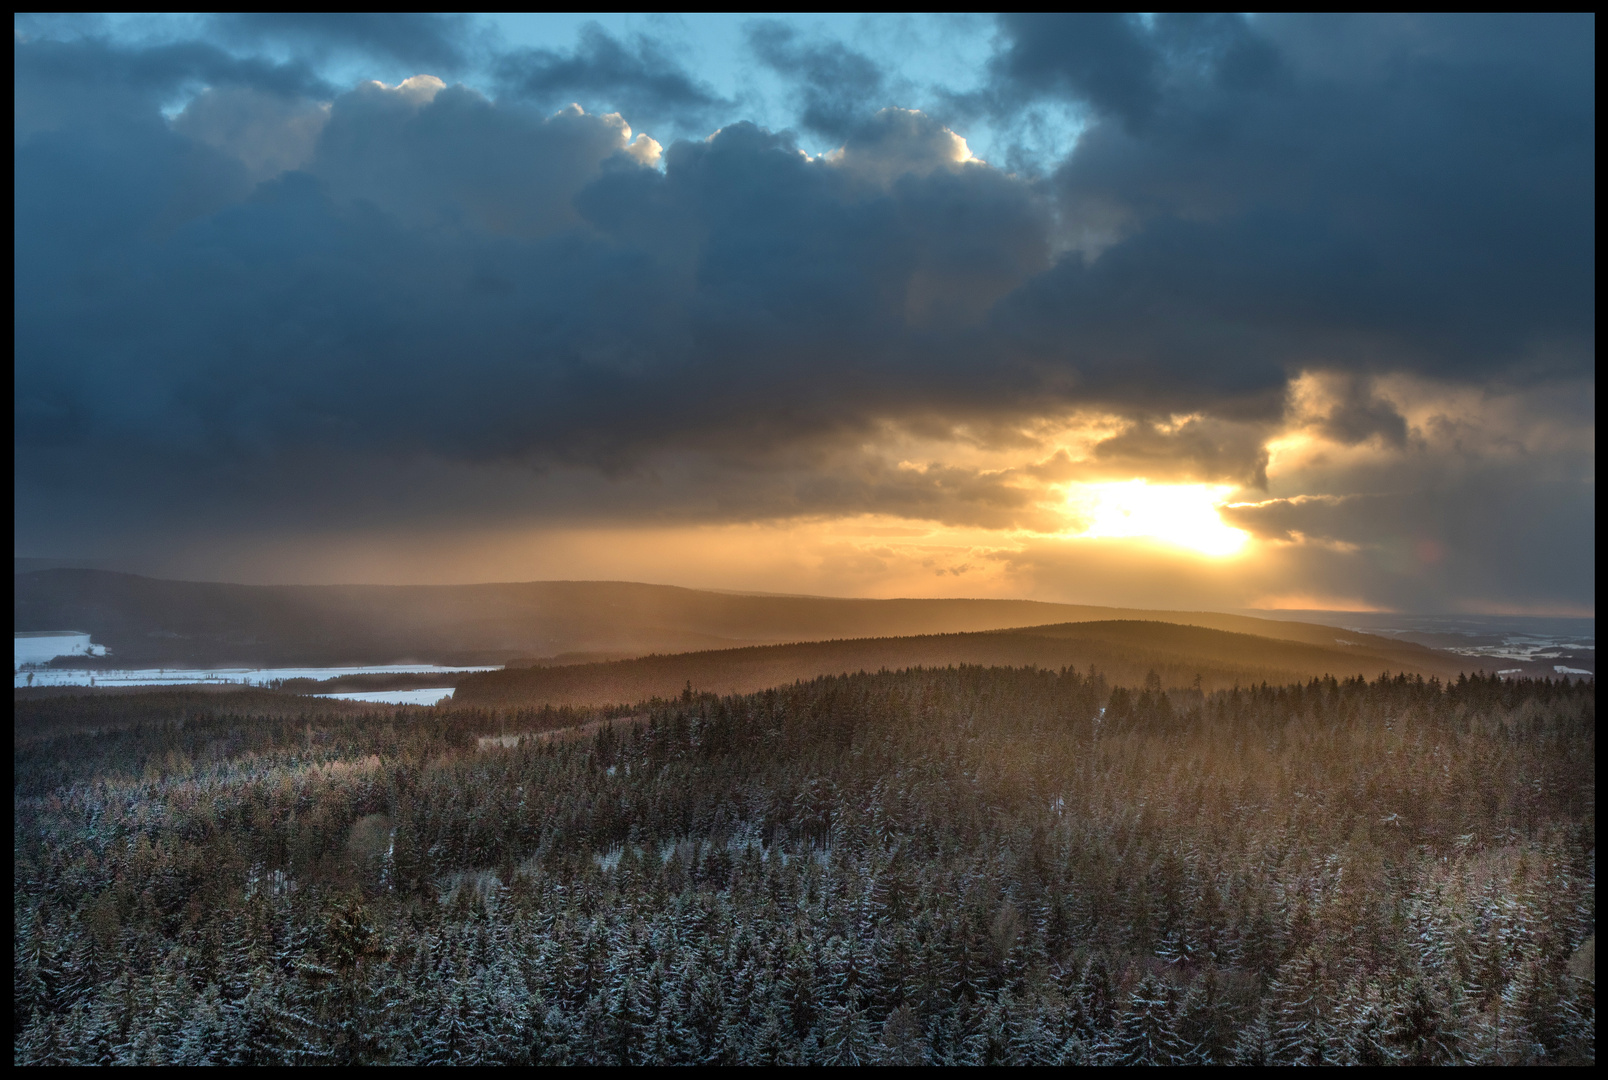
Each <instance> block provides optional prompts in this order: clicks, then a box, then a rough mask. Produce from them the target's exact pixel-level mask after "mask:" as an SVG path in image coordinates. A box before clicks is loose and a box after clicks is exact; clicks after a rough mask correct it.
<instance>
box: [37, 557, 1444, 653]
mask: <svg viewBox="0 0 1608 1080" xmlns="http://www.w3.org/2000/svg"><path fill="white" fill-rule="evenodd" d="M1123 619H1128V620H1146V621H1151V622H1156V621H1159V622H1169V623H1182V624H1188V625H1194V626H1201V627H1206V628H1210V629H1215V630H1223V631H1230V632H1234V633H1242V634H1254V635H1259V636H1261V637H1266V638H1274V639H1278V640H1282V641H1289V642H1301V643H1304V644H1308V645H1315V646H1320V647H1324V648H1329V649H1339V650H1342V651H1344V650H1348V649H1358V648H1360V649H1364V650H1366V651H1368V652H1372V653H1377V654H1378V655H1380V656H1382V657H1388V658H1391V659H1390V661H1389V662H1388V663H1386V664H1385V665H1383V666H1386V667H1389V668H1391V669H1392V670H1396V669H1399V668H1404V667H1409V666H1412V665H1414V664H1418V665H1420V666H1422V665H1423V664H1428V663H1431V662H1432V660H1433V658H1434V656H1435V655H1436V654H1434V653H1432V652H1431V651H1430V650H1428V649H1424V648H1422V647H1420V646H1416V645H1409V644H1405V643H1403V642H1399V641H1393V640H1391V639H1389V638H1382V637H1374V636H1371V635H1367V634H1358V633H1354V632H1348V631H1345V630H1340V629H1337V628H1335V627H1331V626H1319V625H1314V624H1310V623H1296V622H1283V621H1278V620H1272V619H1258V618H1252V617H1249V616H1244V615H1225V614H1218V613H1212V612H1190V611H1146V610H1142V609H1131V608H1109V607H1090V606H1084V605H1077V604H1050V603H1040V602H1037V601H1031V600H857V599H836V598H831V597H807V596H804V597H800V596H763V595H751V594H737V593H722V592H710V591H702V590H698V589H683V588H677V587H675V586H670V585H643V584H638V583H634V582H621V581H534V582H523V583H512V584H492V585H396V586H392V585H317V586H313V585H228V584H219V583H212V582H192V581H166V580H162V579H158V578H147V577H139V576H137V575H133V574H121V573H112V572H108V571H103V570H86V569H47V570H40V571H36V572H32V573H21V574H17V575H16V577H15V591H14V629H15V630H60V629H69V628H70V629H75V630H84V631H87V632H88V633H90V634H91V635H92V636H93V637H94V640H95V641H96V642H97V643H99V644H103V645H106V646H108V647H109V648H110V649H111V651H112V657H111V660H112V662H113V663H115V664H117V665H118V666H125V665H128V666H146V665H150V666H169V667H171V666H180V665H190V664H194V665H198V666H208V665H224V664H242V665H250V666H278V665H295V664H309V665H325V664H383V663H392V662H399V661H413V662H420V663H446V664H471V663H498V664H516V665H518V664H535V663H552V662H554V660H555V658H556V659H557V660H558V661H559V662H562V661H564V660H566V659H573V660H580V659H600V658H604V657H631V656H643V655H647V654H653V653H680V652H690V651H694V650H709V649H720V648H730V647H735V646H748V645H770V644H781V643H787V642H803V641H823V640H831V639H843V638H892V637H909V636H912V635H922V634H953V633H957V632H975V631H985V630H1002V629H1006V628H1010V627H1022V626H1043V625H1046V624H1056V623H1069V622H1090V621H1096V620H1098V621H1110V620H1123ZM1347 643H1350V644H1347ZM575 654H582V655H575ZM1370 674H1377V672H1376V671H1375V672H1370Z"/></svg>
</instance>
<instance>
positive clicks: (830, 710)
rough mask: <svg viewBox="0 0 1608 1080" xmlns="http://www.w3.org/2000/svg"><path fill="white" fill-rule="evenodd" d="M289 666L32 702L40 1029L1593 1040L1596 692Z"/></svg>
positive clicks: (1070, 1052) (1495, 1057)
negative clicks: (647, 679) (743, 685)
mask: <svg viewBox="0 0 1608 1080" xmlns="http://www.w3.org/2000/svg"><path fill="white" fill-rule="evenodd" d="M266 700H268V699H267V698H266V697H264V696H262V695H258V696H256V697H243V698H241V699H239V700H238V701H236V702H234V703H233V704H231V699H230V698H228V697H212V698H202V697H200V696H195V697H185V696H180V695H171V696H166V695H150V696H141V697H138V698H136V697H128V698H115V699H114V698H96V699H58V700H54V701H46V702H19V703H18V706H17V709H18V729H17V730H18V731H19V732H20V733H25V736H24V735H19V737H18V743H17V745H16V747H15V750H14V757H13V779H14V795H13V805H14V818H15V826H14V834H13V859H14V876H15V893H14V899H13V955H14V957H15V960H14V980H15V982H14V992H13V1010H14V1014H13V1015H14V1020H13V1023H14V1027H13V1032H14V1036H13V1038H14V1060H15V1061H17V1062H18V1063H69V1062H82V1063H89V1062H130V1063H147V1062H149V1063H194V1064H201V1063H240V1064H245V1063H278V1062H288V1061H298V1062H307V1063H317V1062H328V1063H332V1064H333V1063H353V1062H431V1063H483V1062H501V1063H509V1064H516V1063H527V1062H538V1063H562V1062H571V1063H616V1062H626V1063H637V1062H641V1063H655V1062H734V1063H735V1062H766V1063H790V1062H800V1063H803V1062H840V1063H922V1062H933V1063H949V1062H957V1063H958V1062H965V1063H978V1064H984V1063H1024V1064H1026V1063H1043V1064H1049V1063H1057V1062H1061V1063H1090V1064H1096V1063H1112V1064H1117V1063H1123V1064H1142V1063H1152V1062H1154V1063H1170V1062H1180V1063H1182V1062H1191V1063H1231V1062H1239V1063H1245V1064H1257V1063H1288V1064H1295V1063H1314V1064H1315V1063H1327V1062H1335V1063H1339V1062H1357V1063H1403V1064H1408V1063H1411V1064H1434V1063H1447V1062H1453V1063H1476V1062H1491V1063H1498V1062H1513V1063H1517V1062H1532V1061H1555V1062H1587V1061H1591V1060H1593V1059H1594V1056H1595V1021H1596V1018H1595V1007H1596V1006H1595V981H1594V980H1595V959H1594V955H1595V937H1594V933H1595V917H1596V911H1595V861H1594V859H1595V855H1594V853H1595V844H1596V840H1595V795H1596V787H1595V783H1596V780H1595V775H1596V774H1595V708H1596V705H1595V687H1594V686H1593V685H1591V684H1574V685H1570V684H1567V683H1503V682H1498V681H1496V680H1489V679H1483V678H1482V679H1474V680H1468V681H1463V682H1460V683H1458V684H1457V685H1454V686H1445V687H1443V686H1438V685H1435V684H1433V683H1430V684H1424V683H1421V682H1418V681H1416V680H1407V679H1386V680H1380V681H1377V682H1374V683H1363V682H1361V681H1355V682H1348V683H1336V682H1333V681H1329V682H1326V683H1325V682H1314V683H1311V684H1309V685H1306V686H1292V687H1280V688H1269V687H1261V688H1256V689H1251V690H1242V691H1236V692H1229V693H1222V694H1216V695H1212V696H1210V697H1202V696H1201V695H1199V694H1198V693H1195V692H1190V691H1172V692H1163V691H1162V690H1161V689H1160V687H1159V686H1156V685H1154V684H1151V685H1148V686H1144V687H1140V688H1137V689H1133V690H1128V691H1123V692H1121V693H1119V694H1116V695H1113V694H1112V693H1111V692H1109V691H1108V689H1107V688H1106V687H1105V685H1104V683H1103V681H1102V680H1100V679H1099V678H1098V677H1088V676H1083V675H1079V674H1077V673H1072V672H1066V673H1060V674H1056V673H1048V672H1041V671H1028V670H1010V669H976V668H962V669H952V670H944V671H914V672H902V673H898V674H879V675H859V676H853V677H845V678H837V679H821V680H817V681H815V682H811V683H808V684H800V685H797V686H792V687H787V688H783V689H779V690H776V691H772V692H767V693H764V694H757V695H752V696H747V697H740V698H728V699H724V700H717V699H715V698H712V697H700V696H697V695H692V694H688V695H686V696H685V697H684V698H683V699H682V700H681V701H680V702H676V703H670V704H665V703H659V704H656V705H655V706H653V708H652V709H651V718H650V719H648V720H646V721H631V720H626V719H621V720H618V721H616V722H615V723H614V724H613V725H612V726H605V727H604V728H603V729H602V730H601V731H600V732H599V733H598V734H597V735H596V737H595V738H588V739H586V740H581V741H574V742H562V741H556V740H555V741H549V742H541V741H538V740H535V739H526V740H524V741H523V742H520V743H518V744H517V745H515V746H511V747H510V746H503V745H501V744H500V743H499V744H492V743H489V742H488V743H482V742H480V741H479V739H478V737H479V736H481V735H497V734H506V733H508V732H510V731H515V729H517V727H518V724H519V719H518V718H517V717H515V718H513V719H510V718H509V717H508V716H505V715H500V714H495V713H491V712H471V711H462V712H451V711H445V710H441V711H437V710H409V711H405V712H397V713H377V712H355V711H354V712H350V713H346V714H341V715H298V714H297V713H296V710H295V709H286V708H285V707H283V705H282V704H281V705H279V706H276V707H275V708H273V709H269V708H267V707H266V706H264V705H263V702H264V701H266ZM279 700H281V701H283V699H279ZM108 702H111V703H112V704H108ZM118 703H121V704H118ZM232 709H234V710H238V711H237V712H234V713H231V710H232ZM1102 709H1103V710H1104V712H1103V714H1102ZM524 715H525V716H526V717H527V718H529V717H530V716H533V715H534V714H524ZM510 723H512V724H513V725H514V727H513V728H510V727H509V724H510ZM92 728H93V729H98V733H95V734H86V730H87V729H92ZM58 732H59V734H57V733H58ZM515 733H517V732H515Z"/></svg>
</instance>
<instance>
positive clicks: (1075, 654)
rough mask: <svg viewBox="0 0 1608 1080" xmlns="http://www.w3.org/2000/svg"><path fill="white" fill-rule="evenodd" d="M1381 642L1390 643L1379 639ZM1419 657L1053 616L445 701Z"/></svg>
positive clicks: (705, 660)
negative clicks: (869, 676) (1057, 620)
mask: <svg viewBox="0 0 1608 1080" xmlns="http://www.w3.org/2000/svg"><path fill="white" fill-rule="evenodd" d="M1387 644H1394V643H1391V642H1387ZM1421 652H1422V656H1421V657H1419V659H1420V660H1421V661H1422V663H1419V664H1408V663H1403V661H1402V657H1401V654H1400V652H1399V651H1396V652H1392V653H1385V652H1377V651H1373V650H1371V649H1369V648H1367V647H1365V646H1335V645H1332V644H1331V645H1328V646H1324V645H1318V644H1312V643H1308V642H1303V641H1292V640H1278V639H1274V638H1270V637H1264V636H1257V635H1252V634H1243V633H1235V632H1231V631H1227V630H1217V629H1212V628H1208V627H1201V626H1185V625H1179V624H1176V623H1167V622H1157V621H1138V620H1117V621H1099V622H1082V623H1061V624H1056V625H1050V626H1033V627H1022V628H1017V629H1011V630H996V631H986V632H980V633H964V634H931V635H920V636H914V637H886V638H862V639H856V640H835V641H814V642H806V643H800V644H791V645H766V646H754V647H749V648H744V649H719V650H713V651H708V652H690V653H680V654H676V655H669V656H646V657H639V658H636V659H632V660H615V661H610V662H603V663H588V664H573V665H567V666H561V667H537V668H524V669H509V670H505V671H491V672H480V673H477V674H474V675H470V676H467V677H465V678H463V679H462V680H461V681H460V682H459V683H458V688H457V692H456V693H455V694H454V695H453V703H454V704H455V705H485V706H512V705H539V704H552V705H603V704H609V703H616V702H618V703H627V702H636V701H644V700H647V699H649V698H653V697H661V698H668V697H673V696H675V695H676V694H678V693H680V692H681V690H682V688H683V687H685V686H686V685H687V684H688V683H691V684H692V686H693V688H694V689H696V690H700V691H712V692H714V693H719V694H738V693H752V692H754V691H756V690H762V689H765V688H767V687H772V686H778V685H782V684H786V683H791V682H793V681H794V680H797V679H809V678H814V677H815V676H818V675H836V674H841V673H844V672H854V671H877V670H879V669H882V668H887V669H895V670H896V669H900V668H911V667H945V666H948V665H951V664H979V665H989V666H1009V667H1024V666H1033V667H1041V668H1051V669H1055V668H1060V667H1063V666H1066V665H1072V666H1074V667H1076V668H1078V669H1079V670H1084V671H1086V670H1088V669H1089V668H1090V667H1094V668H1097V669H1098V670H1100V671H1101V672H1103V673H1104V674H1105V675H1106V677H1107V679H1108V680H1110V681H1111V682H1113V683H1116V684H1122V685H1130V686H1132V685H1138V684H1140V683H1141V682H1142V681H1143V679H1144V677H1145V675H1146V674H1147V673H1148V672H1150V671H1154V672H1156V674H1157V675H1159V676H1160V677H1161V679H1162V682H1163V684H1164V685H1167V686H1189V685H1191V684H1193V683H1194V681H1195V679H1196V678H1197V677H1199V679H1200V684H1201V687H1202V688H1203V689H1205V690H1214V689H1219V688H1223V687H1228V686H1233V685H1236V684H1238V685H1250V684H1253V683H1261V682H1268V683H1273V684H1282V683H1289V682H1292V681H1304V680H1306V679H1310V678H1313V677H1320V676H1324V675H1334V676H1336V677H1340V678H1344V677H1349V676H1352V675H1363V676H1366V677H1368V678H1373V677H1376V676H1378V675H1379V674H1380V673H1381V672H1383V671H1391V672H1403V671H1405V672H1407V673H1409V674H1421V675H1424V676H1426V677H1428V676H1432V675H1435V676H1440V677H1442V678H1447V677H1455V676H1456V674H1457V671H1458V669H1459V665H1458V663H1457V660H1458V658H1456V657H1451V656H1448V655H1447V654H1444V653H1434V652H1431V651H1430V650H1428V649H1424V650H1421Z"/></svg>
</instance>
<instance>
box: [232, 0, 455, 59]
mask: <svg viewBox="0 0 1608 1080" xmlns="http://www.w3.org/2000/svg"><path fill="white" fill-rule="evenodd" d="M208 21H209V22H210V24H211V29H212V31H213V33H214V34H216V35H217V36H218V37H219V38H221V39H222V40H224V41H226V42H228V43H229V44H231V45H237V46H244V47H247V48H252V47H259V46H261V45H265V44H276V45H287V46H290V47H292V48H296V49H299V50H301V51H302V52H304V53H309V54H311V55H313V56H322V55H326V54H328V53H332V52H347V53H356V54H358V55H361V56H367V57H372V58H374V59H378V60H387V61H393V62H396V63H399V64H404V65H409V66H416V67H419V68H420V69H423V70H430V71H435V72H438V73H441V74H452V73H454V72H457V71H461V70H462V69H463V68H464V67H465V66H466V65H467V64H468V62H469V60H470V57H471V55H472V53H473V52H474V50H475V47H476V44H477V43H476V38H477V37H478V36H479V35H477V34H476V32H475V29H474V25H473V23H472V22H471V21H470V19H469V17H468V16H467V15H442V14H431V13H428V12H419V11H412V12H390V13H384V14H382V13H378V12H354V11H347V12H319V13H316V14H312V13H307V12H287V11H271V12H261V11H258V12H231V13H229V14H225V15H214V16H211V17H210V18H209V20H208Z"/></svg>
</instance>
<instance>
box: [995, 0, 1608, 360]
mask: <svg viewBox="0 0 1608 1080" xmlns="http://www.w3.org/2000/svg"><path fill="white" fill-rule="evenodd" d="M1004 25H1005V29H1006V32H1007V35H1008V36H1009V37H1010V38H1011V40H1012V42H1013V43H1012V44H1011V45H1010V46H1009V48H1008V49H1007V50H1006V51H1005V52H1004V53H1003V55H1002V59H1001V62H1000V64H999V65H998V71H997V77H998V85H997V87H996V91H997V92H998V93H999V94H1000V95H1001V100H1006V101H1008V100H1011V98H1012V96H1013V95H1014V96H1017V97H1032V96H1035V95H1043V94H1045V93H1052V92H1066V93H1071V94H1074V95H1082V96H1083V97H1084V98H1085V99H1086V100H1087V101H1088V102H1089V104H1090V105H1091V106H1092V107H1093V108H1094V110H1095V112H1094V117H1093V122H1092V124H1091V126H1090V127H1089V129H1088V130H1087V131H1086V132H1085V133H1084V135H1083V137H1082V139H1081V141H1080V143H1079V145H1078V148H1077V151H1076V153H1074V154H1073V155H1072V156H1071V157H1070V158H1069V159H1068V160H1067V161H1066V162H1065V163H1064V164H1063V165H1062V167H1061V168H1060V170H1059V171H1058V173H1057V175H1056V178H1055V184H1056V187H1057V189H1058V194H1059V197H1060V200H1061V207H1062V212H1063V215H1064V220H1065V222H1066V224H1067V226H1068V228H1069V231H1070V240H1071V241H1072V242H1074V243H1076V244H1078V245H1079V246H1081V247H1083V248H1084V249H1085V250H1088V251H1091V252H1100V253H1101V254H1100V256H1099V258H1098V259H1096V260H1094V261H1093V262H1090V263H1088V264H1086V265H1085V264H1079V263H1078V262H1077V261H1075V260H1068V261H1065V262H1063V264H1062V265H1061V266H1060V267H1058V268H1057V269H1056V270H1055V271H1053V272H1052V273H1051V274H1050V275H1048V276H1047V278H1046V279H1045V280H1043V281H1041V282H1036V283H1035V284H1034V287H1033V289H1031V290H1029V294H1030V295H1034V296H1035V297H1036V299H1037V300H1038V303H1039V304H1040V305H1041V306H1040V307H1038V308H1032V307H1029V308H1028V309H1026V310H1024V312H1023V320H1024V322H1025V323H1026V324H1028V325H1032V326H1034V327H1040V326H1041V327H1042V329H1041V330H1037V331H1036V332H1037V333H1038V334H1040V335H1042V336H1043V337H1045V338H1048V339H1049V340H1052V341H1060V342H1071V341H1075V340H1077V339H1078V338H1080V337H1081V336H1082V333H1081V331H1082V330H1083V328H1084V327H1085V326H1086V325H1088V324H1089V323H1090V322H1091V321H1092V322H1093V323H1094V324H1095V325H1096V326H1103V325H1106V324H1110V325H1113V326H1117V325H1120V326H1124V327H1135V326H1145V327H1146V329H1145V330H1143V331H1141V332H1140V333H1139V334H1132V333H1130V332H1127V331H1123V332H1122V335H1121V336H1122V338H1123V340H1122V341H1121V342H1120V343H1116V346H1115V347H1108V348H1106V349H1104V350H1102V351H1103V353H1104V354H1105V355H1106V356H1112V357H1115V356H1119V355H1122V354H1123V353H1124V352H1125V353H1126V354H1127V356H1128V357H1129V358H1130V359H1132V360H1133V361H1135V362H1137V363H1139V364H1141V365H1143V366H1144V368H1145V369H1146V370H1148V371H1150V372H1153V373H1155V374H1157V375H1171V374H1173V373H1175V372H1180V371H1184V370H1188V369H1197V368H1199V367H1202V366H1209V367H1210V368H1211V369H1212V370H1214V371H1216V372H1219V373H1222V372H1228V371H1234V372H1236V373H1237V374H1238V377H1240V378H1243V379H1245V380H1247V381H1248V383H1263V384H1265V383H1267V382H1269V381H1271V380H1274V379H1276V378H1277V376H1276V375H1275V373H1274V372H1275V369H1277V368H1287V367H1289V366H1291V365H1293V364H1301V365H1304V366H1309V367H1322V366H1324V365H1325V364H1329V365H1333V366H1335V367H1337V368H1356V369H1372V370H1402V369H1410V370H1418V371H1423V372H1426V373H1433V374H1436V375H1440V376H1445V377H1452V378H1462V377H1479V376H1481V375H1489V374H1491V373H1493V372H1495V371H1503V370H1508V369H1511V368H1513V367H1515V366H1518V365H1521V364H1524V363H1530V364H1532V365H1533V366H1534V367H1535V368H1536V369H1537V370H1541V369H1547V370H1548V371H1550V372H1551V373H1559V372H1560V371H1562V372H1578V371H1581V370H1587V369H1589V368H1590V367H1591V366H1592V364H1593V359H1592V351H1591V350H1592V344H1593V338H1594V332H1595V317H1594V309H1593V301H1592V297H1593V294H1594V288H1595V244H1594V235H1593V224H1592V223H1593V220H1594V213H1595V211H1594V206H1595V191H1594V185H1595V164H1594V160H1595V128H1594V123H1595V116H1594V107H1593V100H1594V96H1593V89H1592V86H1593V63H1592V56H1591V51H1590V46H1589V44H1585V45H1582V42H1589V40H1590V39H1591V36H1592V33H1593V24H1592V20H1591V19H1590V18H1589V17H1569V18H1526V19H1518V20H1513V19H1509V20H1502V19H1495V18H1484V17H1470V18H1463V19H1449V20H1442V19H1420V20H1408V21H1402V22H1399V23H1398V22H1393V21H1392V20H1388V19H1384V20H1373V21H1369V20H1360V19H1347V18H1342V19H1335V20H1317V21H1314V20H1311V19H1302V18H1265V19H1262V18H1259V19H1257V20H1256V21H1255V22H1254V23H1251V22H1247V21H1245V20H1242V19H1229V20H1228V21H1227V22H1225V21H1224V20H1223V19H1221V18H1216V19H1208V20H1201V19H1195V18H1190V19H1180V18H1171V17H1157V19H1156V20H1155V22H1154V25H1153V27H1152V28H1150V29H1146V28H1145V26H1144V24H1142V23H1140V22H1138V21H1136V20H1133V19H1122V20H1116V21H1115V22H1112V21H1111V20H1098V19H1096V20H1094V21H1093V23H1091V22H1090V20H1089V18H1087V17H1073V16H1067V17H1051V16H1035V17H1033V18H1032V20H1030V21H1029V22H1021V21H1007V22H1006V23H1005V24H1004ZM1325 30H1328V31H1330V33H1328V34H1324V36H1323V40H1322V41H1314V40H1313V38H1314V37H1316V36H1317V35H1319V34H1321V33H1323V31H1325ZM1086 37H1087V38H1089V39H1090V40H1092V41H1094V42H1097V43H1101V42H1107V39H1112V40H1115V41H1122V42H1128V44H1124V45H1120V46H1119V45H1115V44H1109V43H1107V44H1101V45H1100V48H1099V49H1098V50H1097V54H1098V55H1099V56H1100V57H1103V59H1102V60H1101V62H1102V63H1106V64H1109V65H1114V66H1115V70H1114V71H1112V72H1104V73H1102V71H1103V69H1102V71H1094V72H1091V71H1089V70H1087V68H1088V64H1087V63H1086V58H1085V56H1084V53H1083V52H1082V51H1080V50H1079V48H1073V47H1072V45H1071V43H1073V42H1075V41H1079V40H1083V39H1084V38H1086ZM1056 42H1065V43H1067V45H1068V48H1067V50H1066V51H1064V53H1063V52H1062V51H1058V50H1057V49H1056V48H1055V47H1054V46H1055V43H1056ZM1134 42H1137V43H1138V44H1134ZM1140 46H1143V50H1144V51H1143V57H1145V59H1144V61H1143V62H1141V61H1140V59H1138V58H1136V57H1137V55H1138V54H1132V53H1133V50H1134V49H1137V48H1140ZM1130 54H1132V55H1130ZM1057 57H1060V59H1057ZM1252 57H1261V59H1252ZM1108 114H1109V115H1110V116H1112V117H1114V118H1115V119H1114V120H1107V119H1103V117H1105V116H1107V115H1108ZM1157 323H1161V324H1163V325H1164V326H1165V328H1166V329H1165V330H1164V331H1161V332H1158V331H1157V330H1156V329H1153V327H1154V326H1155V324H1157ZM1543 352H1545V353H1546V354H1547V359H1545V360H1543V359H1540V358H1539V357H1540V354H1541V353H1543ZM1235 355H1238V356H1239V357H1241V359H1240V360H1239V361H1238V362H1236V361H1235V360H1234V359H1233V357H1234V356H1235Z"/></svg>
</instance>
